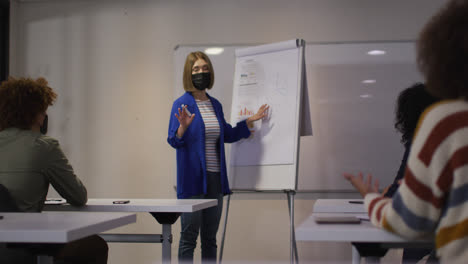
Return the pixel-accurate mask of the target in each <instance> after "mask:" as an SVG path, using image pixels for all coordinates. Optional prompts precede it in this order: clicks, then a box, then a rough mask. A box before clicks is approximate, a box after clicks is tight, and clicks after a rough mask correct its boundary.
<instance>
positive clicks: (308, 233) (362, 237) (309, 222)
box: [296, 213, 431, 243]
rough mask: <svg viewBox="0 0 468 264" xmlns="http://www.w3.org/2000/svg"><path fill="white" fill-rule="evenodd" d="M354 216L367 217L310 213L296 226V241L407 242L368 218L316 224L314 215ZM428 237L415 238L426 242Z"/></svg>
mask: <svg viewBox="0 0 468 264" xmlns="http://www.w3.org/2000/svg"><path fill="white" fill-rule="evenodd" d="M350 215H353V216H356V217H358V218H363V219H366V218H367V219H368V216H367V214H365V213H364V214H362V213H312V214H311V215H310V216H309V217H308V218H307V219H306V220H305V221H304V222H302V223H301V224H300V225H299V227H298V228H296V239H297V240H298V241H334V242H392V243H394V242H408V240H407V239H405V238H402V237H400V236H397V235H394V234H392V233H390V232H387V231H385V230H383V229H380V228H377V227H375V226H373V225H372V223H371V222H370V221H368V220H361V223H360V224H317V223H316V222H315V220H314V217H315V216H350ZM427 241H431V240H430V239H421V240H415V241H414V242H427Z"/></svg>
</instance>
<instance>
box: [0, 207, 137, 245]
mask: <svg viewBox="0 0 468 264" xmlns="http://www.w3.org/2000/svg"><path fill="white" fill-rule="evenodd" d="M0 215H1V216H3V219H1V220H0V242H9V243H68V242H70V241H74V240H77V239H81V238H84V237H87V236H90V235H94V234H97V233H101V232H104V231H107V230H110V229H113V228H117V227H120V226H123V225H128V224H131V223H135V222H136V214H129V213H78V212H43V213H0Z"/></svg>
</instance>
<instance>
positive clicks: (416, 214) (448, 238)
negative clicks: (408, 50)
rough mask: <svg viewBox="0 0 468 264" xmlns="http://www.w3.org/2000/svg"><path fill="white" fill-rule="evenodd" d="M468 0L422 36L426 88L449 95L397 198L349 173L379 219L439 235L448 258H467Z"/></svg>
mask: <svg viewBox="0 0 468 264" xmlns="http://www.w3.org/2000/svg"><path fill="white" fill-rule="evenodd" d="M467 32H468V0H452V1H449V2H447V4H446V5H445V6H444V7H443V8H442V9H441V10H440V11H439V12H438V13H437V14H436V15H435V16H434V17H433V18H432V19H431V20H430V21H429V23H428V24H427V25H426V26H425V28H424V29H423V31H422V32H421V35H420V38H419V41H418V54H417V55H418V58H417V61H418V66H419V68H420V70H421V72H422V73H423V75H424V77H425V79H426V89H427V91H428V92H429V93H430V94H432V95H433V96H435V97H438V98H442V99H445V100H443V101H441V102H439V103H437V104H435V105H432V106H431V107H429V108H428V109H427V110H426V111H425V112H424V113H423V115H422V116H421V119H420V121H419V124H418V127H417V129H416V133H415V138H414V139H413V144H412V146H411V152H410V155H409V158H408V164H407V167H406V171H405V175H404V178H403V182H402V183H401V185H400V187H399V188H398V190H397V192H396V193H395V195H394V196H393V198H386V197H383V196H381V195H380V194H379V193H378V184H376V183H373V182H372V178H371V177H368V178H367V179H366V180H364V179H363V177H362V174H361V175H359V176H352V175H351V176H349V177H348V179H349V180H350V181H351V183H352V184H353V186H354V187H355V188H356V189H357V190H358V191H359V192H360V193H361V194H362V195H363V196H364V197H365V206H366V208H367V210H368V213H369V216H370V218H371V221H372V223H373V224H374V225H376V226H378V227H381V228H384V229H386V230H388V231H390V232H394V233H396V234H399V235H401V236H403V237H407V238H410V239H413V238H420V237H422V236H425V235H429V236H434V239H435V246H436V251H437V256H438V257H439V259H440V261H441V262H442V263H466V262H467V260H468V250H467V249H468V231H467V230H468V192H467V191H466V190H467V186H468V184H467V183H468V166H467V165H468V102H467V100H468V63H467V61H468V37H466V34H467Z"/></svg>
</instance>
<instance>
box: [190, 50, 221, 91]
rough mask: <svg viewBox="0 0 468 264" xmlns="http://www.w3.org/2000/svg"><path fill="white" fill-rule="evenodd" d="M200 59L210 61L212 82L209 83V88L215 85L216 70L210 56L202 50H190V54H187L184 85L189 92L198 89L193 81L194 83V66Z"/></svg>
mask: <svg viewBox="0 0 468 264" xmlns="http://www.w3.org/2000/svg"><path fill="white" fill-rule="evenodd" d="M199 59H202V60H204V61H206V63H208V68H209V70H210V77H211V82H210V85H208V87H207V89H211V88H212V87H213V84H214V71H213V65H212V64H211V61H210V58H208V56H207V55H206V54H205V53H203V52H201V51H195V52H190V53H189V55H187V59H186V60H185V65H184V75H183V85H184V90H185V91H187V92H195V91H197V89H196V88H195V87H194V86H193V83H192V67H193V65H194V64H195V62H196V61H197V60H199Z"/></svg>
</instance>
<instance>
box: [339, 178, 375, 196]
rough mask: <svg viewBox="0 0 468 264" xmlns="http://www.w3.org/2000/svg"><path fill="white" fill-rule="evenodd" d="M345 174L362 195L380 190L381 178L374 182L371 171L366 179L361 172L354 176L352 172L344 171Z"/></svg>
mask: <svg viewBox="0 0 468 264" xmlns="http://www.w3.org/2000/svg"><path fill="white" fill-rule="evenodd" d="M343 176H344V177H345V179H347V180H348V181H349V182H351V184H352V185H353V186H354V188H356V190H358V191H359V193H360V194H361V195H362V197H365V196H366V194H368V193H371V192H376V193H378V192H379V180H378V179H375V181H374V182H372V175H371V174H370V173H369V174H368V175H367V178H366V180H365V181H364V176H363V175H362V172H360V173H359V174H358V175H357V176H354V175H353V174H351V173H344V174H343Z"/></svg>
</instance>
